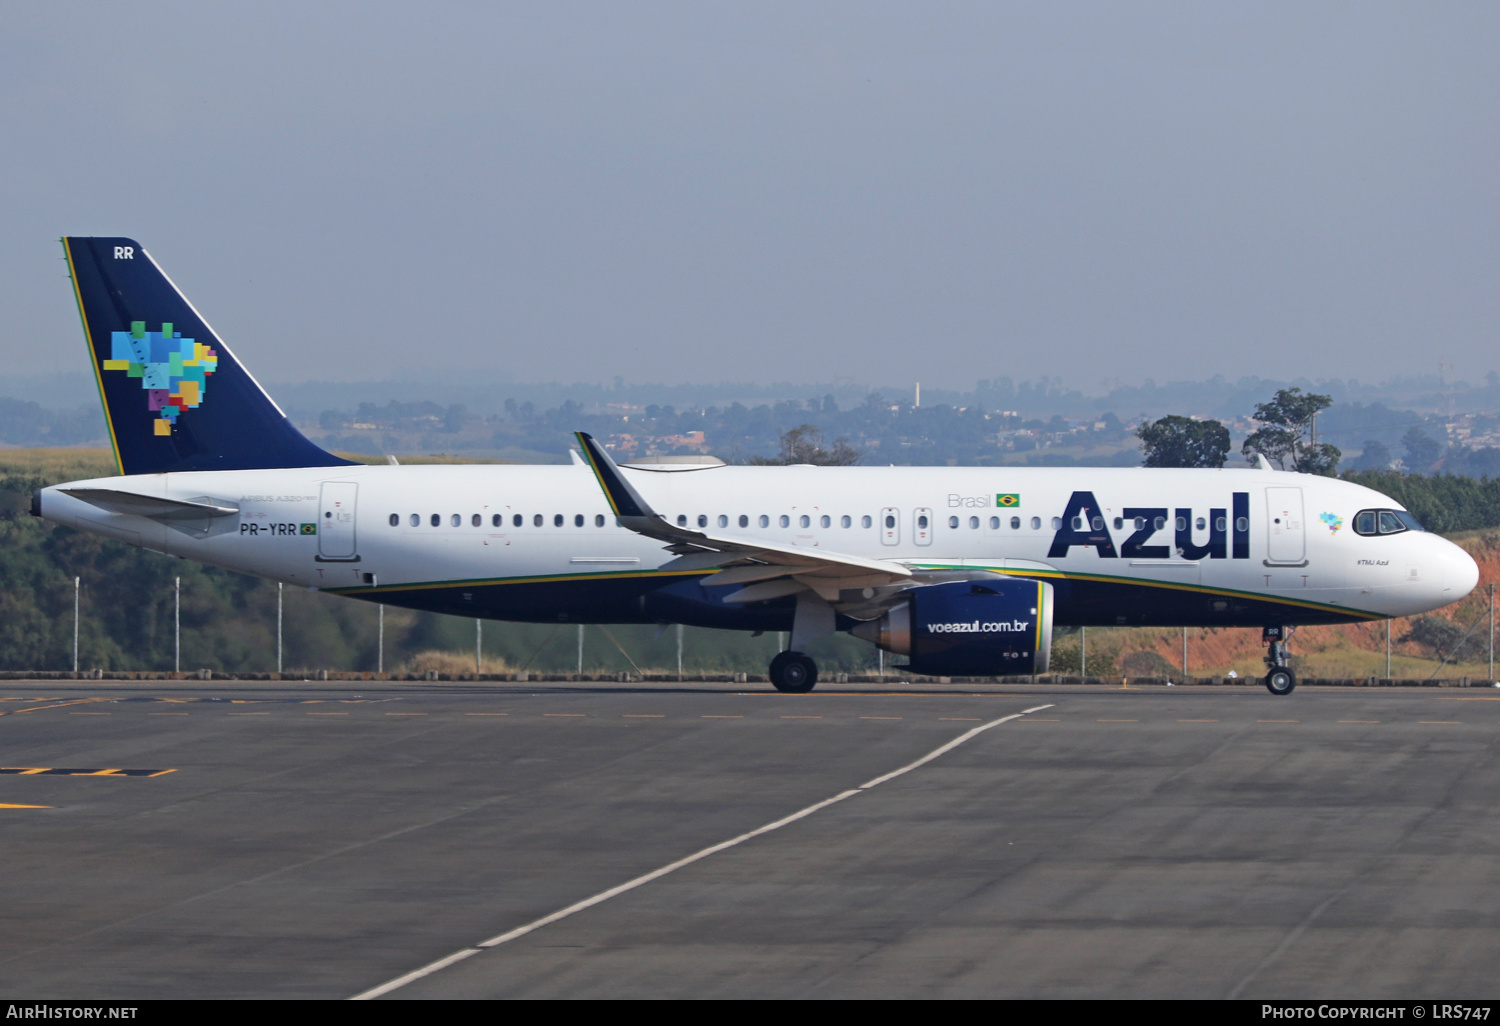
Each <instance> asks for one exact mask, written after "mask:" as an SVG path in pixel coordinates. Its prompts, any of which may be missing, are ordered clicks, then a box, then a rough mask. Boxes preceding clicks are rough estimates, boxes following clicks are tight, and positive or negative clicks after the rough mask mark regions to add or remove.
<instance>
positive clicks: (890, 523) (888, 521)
mask: <svg viewBox="0 0 1500 1026" xmlns="http://www.w3.org/2000/svg"><path fill="white" fill-rule="evenodd" d="M885 526H886V529H887V530H889V529H890V528H892V527H895V526H896V518H895V517H894V516H893V515H891V514H889V513H887V514H886V517H885Z"/></svg>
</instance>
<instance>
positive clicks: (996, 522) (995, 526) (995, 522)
mask: <svg viewBox="0 0 1500 1026" xmlns="http://www.w3.org/2000/svg"><path fill="white" fill-rule="evenodd" d="M1017 526H1018V527H1019V526H1020V525H1019V524H1018V525H1017ZM990 530H991V531H998V530H1000V518H999V517H990Z"/></svg>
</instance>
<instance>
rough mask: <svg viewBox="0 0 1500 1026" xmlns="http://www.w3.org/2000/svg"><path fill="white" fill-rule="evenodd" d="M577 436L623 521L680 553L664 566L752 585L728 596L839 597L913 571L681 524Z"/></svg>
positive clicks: (589, 439) (588, 439)
mask: <svg viewBox="0 0 1500 1026" xmlns="http://www.w3.org/2000/svg"><path fill="white" fill-rule="evenodd" d="M576 436H577V438H578V444H579V445H580V446H581V447H582V449H583V454H584V460H585V461H586V462H587V463H588V465H589V468H590V469H591V470H593V472H594V477H595V478H597V479H598V481H599V486H600V487H601V488H602V489H603V490H604V496H605V498H606V499H607V500H608V501H609V505H610V508H611V509H612V510H614V513H615V516H617V517H618V518H619V520H620V524H621V526H623V527H626V528H628V529H630V530H632V531H635V532H636V533H637V534H643V535H645V536H646V537H647V538H655V539H657V540H659V541H662V542H665V543H666V548H667V550H668V551H670V552H674V553H676V554H677V556H678V558H677V559H674V560H672V561H671V562H669V563H667V564H666V565H665V566H664V567H663V569H665V570H709V569H717V570H718V572H717V573H715V574H713V575H712V576H710V577H708V578H706V579H705V580H704V582H703V583H704V584H708V585H725V584H743V585H747V587H745V588H744V589H742V590H741V591H738V592H736V593H734V594H733V595H731V596H730V597H729V598H728V599H727V600H726V601H730V602H758V601H761V600H764V599H769V598H777V597H780V596H782V595H790V594H793V593H795V592H797V591H801V590H802V589H803V588H804V587H805V588H809V589H811V590H813V591H815V592H817V593H818V594H819V595H821V596H822V597H824V598H826V599H829V600H830V601H833V600H836V599H837V598H838V593H839V592H840V591H844V590H848V589H863V588H880V587H885V586H888V585H891V584H895V583H897V582H899V581H902V580H905V579H907V578H910V577H911V576H912V572H911V570H909V569H908V568H907V567H905V566H902V565H901V564H900V563H892V562H886V561H884V560H878V559H865V558H864V557H862V556H851V555H846V554H843V553H839V552H830V551H828V550H827V549H807V548H798V547H796V546H793V545H776V544H772V543H770V542H765V541H761V540H759V539H755V538H724V537H719V536H717V535H711V534H706V533H704V532H702V531H691V530H689V529H687V528H685V527H677V526H675V525H674V524H671V523H668V522H667V520H666V518H665V517H663V516H662V515H661V514H659V513H657V512H656V511H655V510H653V509H652V508H651V507H650V505H649V504H648V503H647V502H646V500H645V499H643V498H641V495H640V493H639V492H637V491H636V490H635V488H634V487H632V486H631V484H630V482H629V481H627V480H625V475H624V474H622V473H620V468H619V467H617V466H616V465H615V462H614V460H612V459H610V458H609V454H608V453H606V452H605V451H604V447H603V446H601V445H600V444H599V443H598V442H597V441H595V439H594V438H593V436H591V435H589V434H587V433H585V432H582V431H579V432H576Z"/></svg>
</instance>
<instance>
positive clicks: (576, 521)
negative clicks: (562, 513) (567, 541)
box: [573, 513, 583, 527]
mask: <svg viewBox="0 0 1500 1026" xmlns="http://www.w3.org/2000/svg"><path fill="white" fill-rule="evenodd" d="M573 526H574V527H582V526H583V514H582V513H574V514H573Z"/></svg>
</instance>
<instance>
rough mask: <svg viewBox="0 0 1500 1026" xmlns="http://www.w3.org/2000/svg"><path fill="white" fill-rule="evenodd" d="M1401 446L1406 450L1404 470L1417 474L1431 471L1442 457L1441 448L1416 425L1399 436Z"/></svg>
mask: <svg viewBox="0 0 1500 1026" xmlns="http://www.w3.org/2000/svg"><path fill="white" fill-rule="evenodd" d="M1401 446H1402V448H1404V449H1405V450H1406V469H1407V470H1410V471H1413V472H1414V473H1418V474H1420V473H1422V472H1424V471H1428V470H1431V469H1432V468H1433V466H1434V465H1436V464H1437V461H1438V460H1439V459H1441V458H1442V456H1443V447H1442V446H1441V445H1439V444H1438V443H1437V442H1436V441H1434V440H1433V439H1432V438H1430V437H1428V435H1427V432H1425V431H1423V430H1422V429H1421V428H1419V427H1417V426H1416V425H1412V426H1411V427H1410V428H1408V429H1407V431H1406V434H1404V435H1402V436H1401Z"/></svg>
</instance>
